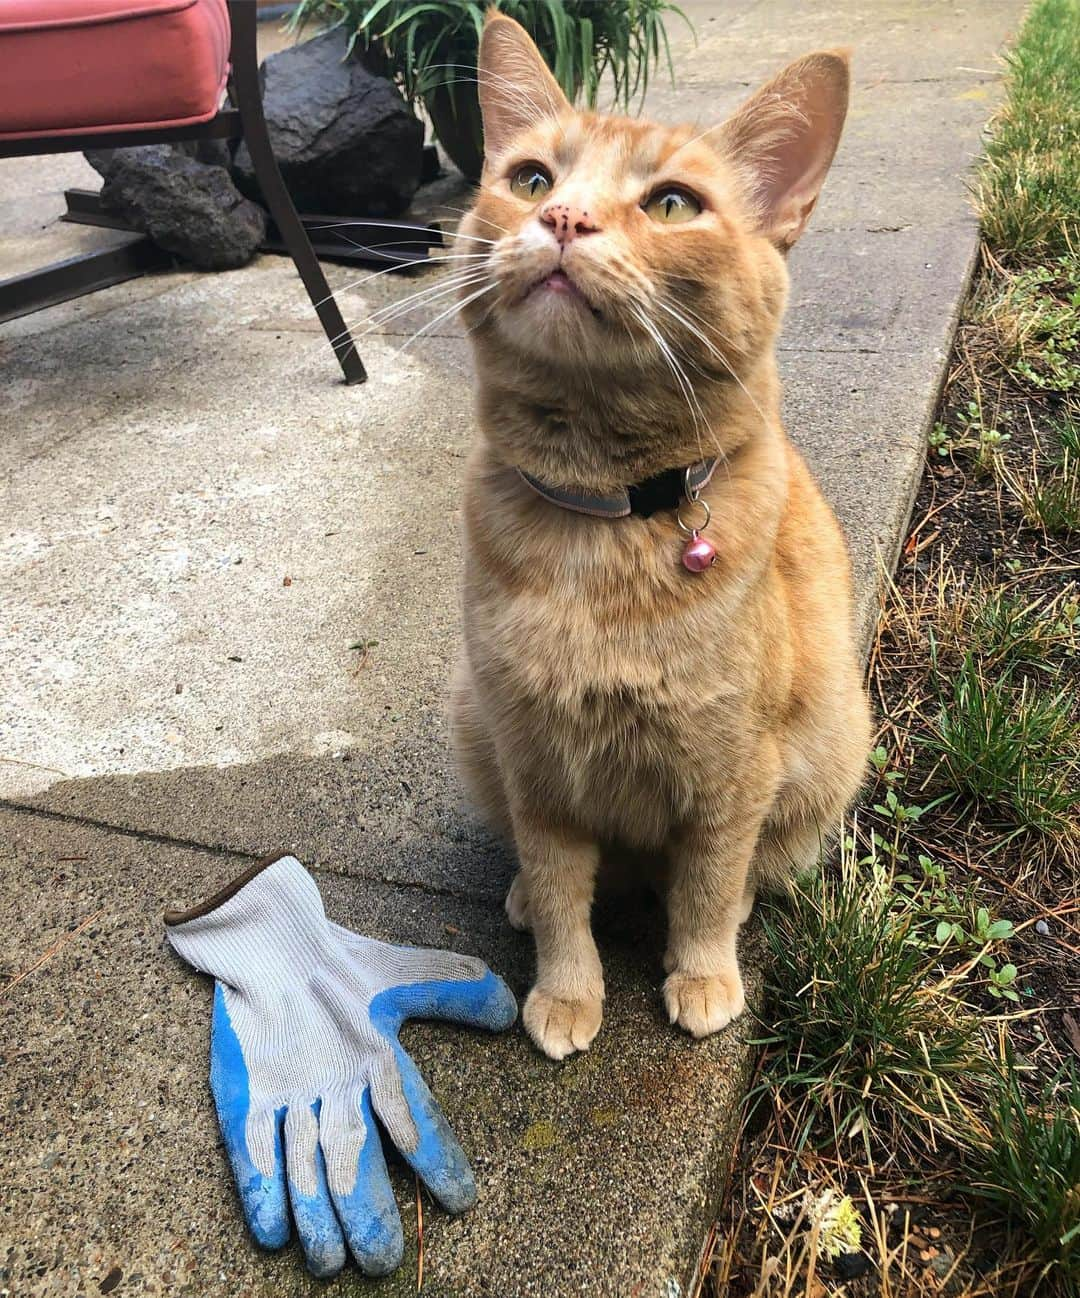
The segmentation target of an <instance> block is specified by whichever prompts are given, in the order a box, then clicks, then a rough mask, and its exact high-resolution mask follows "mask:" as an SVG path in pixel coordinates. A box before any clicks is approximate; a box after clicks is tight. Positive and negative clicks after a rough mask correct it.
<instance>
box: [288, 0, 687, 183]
mask: <svg viewBox="0 0 1080 1298" xmlns="http://www.w3.org/2000/svg"><path fill="white" fill-rule="evenodd" d="M493 8H494V9H501V10H502V12H503V13H505V14H507V15H508V16H509V17H511V18H514V19H516V20H517V21H518V22H519V23H521V25H522V26H523V27H524V28H525V29H526V31H528V33H529V34H530V35H531V36H532V38H533V40H535V41H536V44H537V46H538V47H539V49H540V52H541V54H543V56H544V58H545V60H546V61H547V64H548V66H549V67H550V68H551V71H552V73H553V74H554V76H555V80H556V81H558V83H559V85H560V86H561V87H562V88H563V90H564V92H565V93H566V95H567V97H568V98H569V99H571V100H573V99H574V98H575V97H576V96H577V95H579V94H581V95H582V96H583V97H584V99H585V101H586V102H587V103H588V104H589V105H590V106H595V104H596V100H597V95H598V93H599V90H600V85H601V82H602V81H603V80H604V78H605V77H610V83H611V88H612V90H613V92H614V97H615V102H616V103H617V104H619V105H621V106H623V107H624V108H626V107H629V105H630V103H631V101H632V100H634V99H635V98H636V97H637V96H642V97H643V96H644V94H645V91H646V90H647V89H648V85H649V76H650V73H651V72H652V71H653V70H654V69H655V68H656V67H657V65H658V64H659V63H660V62H661V59H663V60H664V61H666V63H667V65H668V68H669V70H672V68H671V54H670V50H669V49H668V38H667V32H666V29H665V25H664V24H665V19H666V18H668V17H670V16H676V17H678V18H681V19H683V21H685V22H687V23H688V22H689V19H687V18H686V16H685V15H684V14H683V13H682V11H681V10H680V9H679V8H678V6H677V5H675V4H674V3H672V2H671V0H603V2H602V3H599V4H598V3H596V0H300V2H299V3H298V4H297V6H296V8H295V9H294V10H293V13H292V17H291V19H290V26H291V27H292V28H293V29H294V30H296V29H299V28H301V27H303V26H304V25H305V24H306V23H309V22H311V21H318V22H320V23H322V24H324V25H326V26H341V27H343V28H344V29H345V30H346V31H347V32H348V33H349V41H350V49H351V48H353V47H354V46H356V47H358V48H359V49H361V50H363V51H365V54H366V55H367V56H368V57H369V58H371V59H373V60H374V61H375V63H376V65H377V66H378V67H379V68H380V70H381V71H383V72H385V73H386V74H387V75H388V76H392V77H394V78H395V79H396V80H397V81H398V82H399V83H400V85H401V87H402V90H403V91H404V93H405V96H406V98H408V99H409V100H417V99H423V100H424V103H425V104H426V106H427V108H428V112H429V113H430V114H431V117H432V121H433V122H434V124H435V128H436V132H437V133H438V135H439V139H440V140H441V141H442V143H443V145H444V146H446V147H447V148H448V151H449V152H451V156H452V157H453V158H454V161H455V162H456V163H457V164H458V165H459V166H461V167H462V168H463V170H465V171H466V174H467V175H469V176H470V177H475V176H478V175H479V174H480V162H481V160H482V143H481V135H480V116H479V108H478V103H477V89H476V60H477V51H478V48H479V43H480V33H481V32H482V31H483V27H484V15H485V14H486V12H487V11H488V10H489V9H493ZM673 75H674V74H673ZM511 89H512V88H511Z"/></svg>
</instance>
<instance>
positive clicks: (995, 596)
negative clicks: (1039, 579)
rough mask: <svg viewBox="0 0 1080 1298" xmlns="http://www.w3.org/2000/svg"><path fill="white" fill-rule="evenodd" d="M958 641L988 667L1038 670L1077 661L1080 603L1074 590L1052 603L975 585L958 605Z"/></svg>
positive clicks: (1041, 598) (1079, 638) (997, 588)
mask: <svg viewBox="0 0 1080 1298" xmlns="http://www.w3.org/2000/svg"><path fill="white" fill-rule="evenodd" d="M957 608H958V610H959V618H958V621H959V623H960V626H959V628H958V631H957V633H956V634H957V638H958V639H962V640H963V642H964V644H965V647H966V648H970V649H971V650H972V651H973V652H974V653H975V654H977V655H978V656H979V657H980V659H981V660H982V662H983V664H984V667H990V666H995V667H1001V666H1006V667H1014V666H1017V665H1024V666H1034V665H1039V666H1042V667H1043V668H1044V669H1050V668H1049V666H1048V665H1049V664H1050V663H1051V660H1052V659H1053V658H1055V657H1063V658H1069V657H1072V656H1073V655H1074V654H1075V653H1076V651H1077V648H1078V641H1080V601H1078V600H1077V599H1076V594H1075V589H1069V590H1066V591H1061V592H1059V593H1058V595H1056V596H1055V597H1054V598H1053V599H1051V600H1047V599H1045V598H1044V597H1041V596H1040V597H1036V598H1035V599H1033V600H1025V599H1022V598H1021V597H1020V596H1018V595H1016V594H1014V593H1013V592H1012V591H1009V590H1005V589H1003V588H1002V587H1000V586H993V585H984V584H981V583H979V584H976V585H974V586H973V587H972V589H971V590H970V592H968V593H967V594H966V595H965V596H964V597H963V598H962V599H960V600H959V601H958V602H957Z"/></svg>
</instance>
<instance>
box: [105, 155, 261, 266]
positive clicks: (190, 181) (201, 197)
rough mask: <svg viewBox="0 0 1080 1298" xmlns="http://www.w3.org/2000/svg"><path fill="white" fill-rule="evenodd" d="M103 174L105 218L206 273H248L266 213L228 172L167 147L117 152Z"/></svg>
mask: <svg viewBox="0 0 1080 1298" xmlns="http://www.w3.org/2000/svg"><path fill="white" fill-rule="evenodd" d="M104 175H105V184H104V185H103V186H102V189H101V202H102V206H103V207H104V208H105V209H106V210H107V211H109V212H113V213H114V214H115V215H117V216H121V217H123V218H124V220H125V221H127V222H128V224H129V225H132V226H134V227H135V229H137V230H143V231H144V232H145V233H146V234H148V235H149V236H150V238H151V239H153V241H154V242H155V243H156V244H157V245H158V247H160V248H164V249H165V250H166V251H168V252H174V253H176V254H177V256H179V257H182V258H183V259H184V260H185V261H189V262H191V263H192V265H194V266H198V267H199V268H200V269H201V270H231V269H233V268H234V267H236V266H243V265H244V264H245V262H248V261H250V260H251V257H252V255H253V254H254V252H255V250H256V249H257V248H258V246H259V244H260V243H262V241H263V239H264V238H265V236H266V213H265V212H264V211H263V210H262V208H261V207H258V206H257V205H256V204H255V203H252V202H250V201H249V200H248V199H246V198H244V196H243V195H242V194H241V193H240V192H239V191H238V190H237V188H236V186H235V185H234V184H233V182H232V180H231V179H230V178H229V173H228V172H227V171H225V169H224V168H222V167H215V166H211V165H209V164H207V163H205V162H199V161H197V160H196V159H195V158H190V157H188V156H187V155H186V154H184V153H181V152H179V151H177V150H175V149H172V148H170V147H169V146H168V145H159V144H149V145H146V146H144V147H142V148H137V149H118V150H116V152H115V154H114V155H113V157H112V158H111V160H110V161H109V162H108V165H107V168H106V170H105V172H104Z"/></svg>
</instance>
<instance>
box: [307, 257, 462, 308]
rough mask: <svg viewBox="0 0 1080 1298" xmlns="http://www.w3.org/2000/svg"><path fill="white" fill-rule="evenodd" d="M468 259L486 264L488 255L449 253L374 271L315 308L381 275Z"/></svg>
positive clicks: (334, 292) (327, 298) (330, 295)
mask: <svg viewBox="0 0 1080 1298" xmlns="http://www.w3.org/2000/svg"><path fill="white" fill-rule="evenodd" d="M466 258H467V259H468V260H470V261H472V260H476V261H480V262H484V261H487V253H484V252H460V253H448V254H446V255H445V256H443V257H425V258H424V259H423V260H422V261H414V262H410V264H409V266H408V267H405V266H401V265H394V266H384V267H383V268H382V270H373V271H372V272H371V273H370V274H369V275H365V276H363V278H362V279H357V280H353V282H352V283H351V284H342V285H341V287H340V288H335V289H332V290H331V292H330V293H329V294H328V295H327V296H326V297H324V298H321V299H320V300H319V301H318V302H316V303H315V306H317V307H319V306H322V304H323V302H329V301H330V299H331V298H332V297H336V296H338V295H339V294H342V293H353V292H355V291H356V289H358V288H360V287H361V285H363V284H367V283H368V282H369V280H373V279H378V278H379V276H380V275H389V274H390V273H391V272H392V271H395V270H406V269H410V270H411V269H412V268H413V267H417V266H437V265H439V264H440V263H441V262H447V261H463V260H465V259H466Z"/></svg>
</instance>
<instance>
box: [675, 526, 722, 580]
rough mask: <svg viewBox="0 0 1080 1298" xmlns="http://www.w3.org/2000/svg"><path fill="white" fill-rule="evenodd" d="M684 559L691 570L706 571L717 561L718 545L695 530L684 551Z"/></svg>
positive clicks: (685, 564) (684, 565)
mask: <svg viewBox="0 0 1080 1298" xmlns="http://www.w3.org/2000/svg"><path fill="white" fill-rule="evenodd" d="M682 561H683V567H684V568H686V569H688V570H689V571H690V572H704V571H705V569H706V568H711V567H712V565H713V564H714V563H715V562H716V546H715V545H713V543H712V542H711V541H706V539H705V538H704V537H703V536H699V535H698V533H697V532H694V533H693V534H692V535H691V537H690V540H689V541H687V543H686V547H685V549H684V550H683V552H682Z"/></svg>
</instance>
